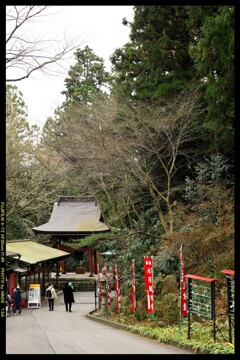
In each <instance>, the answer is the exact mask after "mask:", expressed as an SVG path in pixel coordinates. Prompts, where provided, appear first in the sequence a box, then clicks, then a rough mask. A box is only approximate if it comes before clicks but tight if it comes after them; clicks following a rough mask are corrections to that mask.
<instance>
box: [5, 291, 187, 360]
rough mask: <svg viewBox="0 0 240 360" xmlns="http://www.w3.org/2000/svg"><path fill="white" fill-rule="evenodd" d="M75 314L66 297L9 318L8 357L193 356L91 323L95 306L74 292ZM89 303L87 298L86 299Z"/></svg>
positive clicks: (174, 348) (7, 327) (60, 297)
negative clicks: (51, 308) (67, 306)
mask: <svg viewBox="0 0 240 360" xmlns="http://www.w3.org/2000/svg"><path fill="white" fill-rule="evenodd" d="M74 295H75V304H73V307H72V312H71V313H69V312H66V311H65V306H64V303H63V294H60V295H59V296H58V299H57V300H55V310H54V311H49V310H48V304H47V303H45V302H44V303H43V304H42V307H41V308H40V309H23V311H24V314H23V315H16V316H11V317H8V318H6V355H8V354H16V355H19V354H35V355H37V354H191V355H193V354H192V353H190V352H187V351H184V350H181V349H178V348H176V347H174V346H170V345H165V344H159V343H157V342H156V341H154V340H149V339H146V338H143V337H140V336H138V335H135V334H131V333H130V332H127V331H124V330H120V329H115V328H113V327H111V326H108V325H105V324H102V323H99V322H95V321H92V320H90V319H88V318H87V317H86V316H85V315H86V314H88V313H89V312H90V311H92V310H94V303H92V304H91V303H90V304H87V303H84V304H83V303H82V302H81V301H80V298H79V297H81V296H82V295H81V293H79V292H75V293H74ZM85 300H86V299H85Z"/></svg>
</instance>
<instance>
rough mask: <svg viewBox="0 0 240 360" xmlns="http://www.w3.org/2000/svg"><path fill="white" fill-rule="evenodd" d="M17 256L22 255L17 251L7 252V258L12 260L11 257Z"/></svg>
mask: <svg viewBox="0 0 240 360" xmlns="http://www.w3.org/2000/svg"><path fill="white" fill-rule="evenodd" d="M16 256H18V257H21V255H20V254H18V253H16V251H6V257H9V258H10V257H16Z"/></svg>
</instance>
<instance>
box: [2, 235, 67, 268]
mask: <svg viewBox="0 0 240 360" xmlns="http://www.w3.org/2000/svg"><path fill="white" fill-rule="evenodd" d="M6 250H7V251H13V252H16V253H18V254H21V262H24V263H26V264H36V263H39V262H42V261H47V260H54V259H56V260H58V261H60V260H62V259H66V258H67V257H68V256H69V255H70V253H68V252H66V251H62V250H58V249H55V248H52V247H50V246H46V245H42V244H39V243H36V242H35V241H31V240H11V241H7V242H6Z"/></svg>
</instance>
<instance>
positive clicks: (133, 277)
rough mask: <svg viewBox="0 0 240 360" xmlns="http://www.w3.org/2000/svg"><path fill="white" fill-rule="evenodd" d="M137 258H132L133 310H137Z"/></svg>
mask: <svg viewBox="0 0 240 360" xmlns="http://www.w3.org/2000/svg"><path fill="white" fill-rule="evenodd" d="M134 265H135V260H132V312H133V313H134V312H135V310H136V296H135V269H134Z"/></svg>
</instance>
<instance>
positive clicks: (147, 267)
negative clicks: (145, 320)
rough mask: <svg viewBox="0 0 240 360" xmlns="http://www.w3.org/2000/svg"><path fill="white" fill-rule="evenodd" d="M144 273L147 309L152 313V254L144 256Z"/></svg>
mask: <svg viewBox="0 0 240 360" xmlns="http://www.w3.org/2000/svg"><path fill="white" fill-rule="evenodd" d="M144 275H145V285H146V293H147V311H148V313H153V295H154V294H153V256H149V257H147V256H145V257H144Z"/></svg>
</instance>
